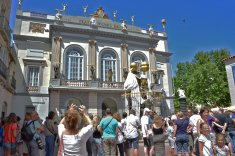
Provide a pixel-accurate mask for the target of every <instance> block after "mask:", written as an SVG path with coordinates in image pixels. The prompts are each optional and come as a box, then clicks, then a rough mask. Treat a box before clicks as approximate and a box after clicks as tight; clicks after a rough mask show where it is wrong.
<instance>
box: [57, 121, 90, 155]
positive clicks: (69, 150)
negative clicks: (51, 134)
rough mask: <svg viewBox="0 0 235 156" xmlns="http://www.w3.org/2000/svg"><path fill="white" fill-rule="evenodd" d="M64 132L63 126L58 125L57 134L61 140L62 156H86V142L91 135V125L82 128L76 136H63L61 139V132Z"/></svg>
mask: <svg viewBox="0 0 235 156" xmlns="http://www.w3.org/2000/svg"><path fill="white" fill-rule="evenodd" d="M64 130H65V127H64V125H63V124H59V126H58V133H59V137H60V139H63V148H62V149H63V150H64V151H63V156H64V155H66V156H87V151H86V142H87V140H88V139H89V137H90V136H91V135H92V134H93V128H92V125H88V126H86V127H83V128H82V129H81V130H80V131H79V132H78V134H75V135H65V134H63V138H61V135H62V132H63V131H64ZM64 153H65V154H64Z"/></svg>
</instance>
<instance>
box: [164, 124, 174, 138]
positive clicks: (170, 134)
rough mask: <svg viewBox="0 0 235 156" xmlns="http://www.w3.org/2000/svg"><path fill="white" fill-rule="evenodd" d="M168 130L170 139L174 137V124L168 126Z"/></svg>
mask: <svg viewBox="0 0 235 156" xmlns="http://www.w3.org/2000/svg"><path fill="white" fill-rule="evenodd" d="M166 131H167V134H168V139H172V134H173V132H174V128H173V127H172V126H168V127H167V130H166Z"/></svg>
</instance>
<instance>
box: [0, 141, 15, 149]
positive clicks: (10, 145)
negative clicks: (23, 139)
mask: <svg viewBox="0 0 235 156" xmlns="http://www.w3.org/2000/svg"><path fill="white" fill-rule="evenodd" d="M3 147H5V148H8V149H11V148H15V147H16V144H15V143H7V142H4V143H3Z"/></svg>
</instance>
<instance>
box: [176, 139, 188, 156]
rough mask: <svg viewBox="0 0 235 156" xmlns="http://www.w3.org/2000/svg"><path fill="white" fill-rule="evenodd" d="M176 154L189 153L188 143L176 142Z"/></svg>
mask: <svg viewBox="0 0 235 156" xmlns="http://www.w3.org/2000/svg"><path fill="white" fill-rule="evenodd" d="M176 147H177V153H178V154H181V153H189V144H188V142H176Z"/></svg>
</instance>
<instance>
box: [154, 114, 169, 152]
mask: <svg viewBox="0 0 235 156" xmlns="http://www.w3.org/2000/svg"><path fill="white" fill-rule="evenodd" d="M152 130H153V144H154V151H155V152H154V153H155V155H158V156H164V155H165V140H166V139H167V134H166V129H165V121H164V120H163V118H162V116H159V115H155V116H154V118H153V129H152Z"/></svg>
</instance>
